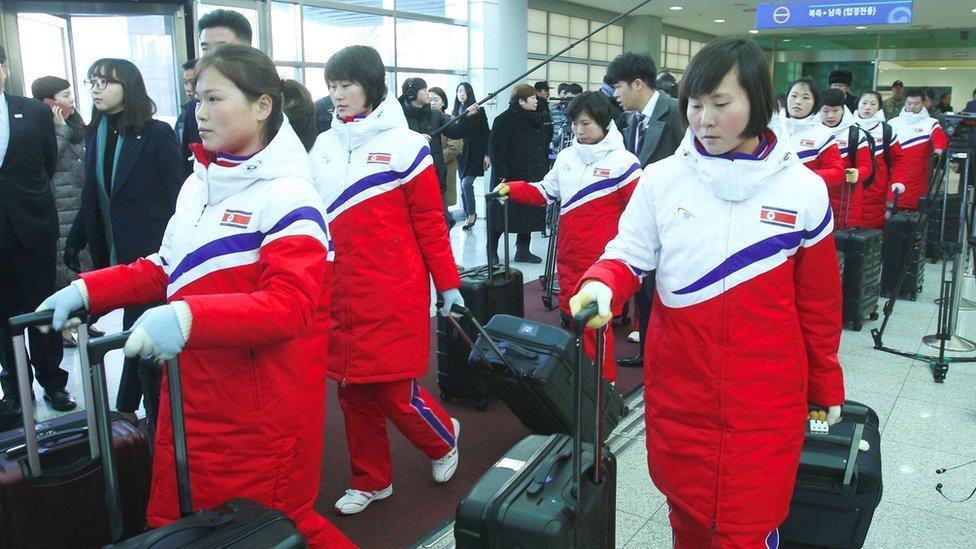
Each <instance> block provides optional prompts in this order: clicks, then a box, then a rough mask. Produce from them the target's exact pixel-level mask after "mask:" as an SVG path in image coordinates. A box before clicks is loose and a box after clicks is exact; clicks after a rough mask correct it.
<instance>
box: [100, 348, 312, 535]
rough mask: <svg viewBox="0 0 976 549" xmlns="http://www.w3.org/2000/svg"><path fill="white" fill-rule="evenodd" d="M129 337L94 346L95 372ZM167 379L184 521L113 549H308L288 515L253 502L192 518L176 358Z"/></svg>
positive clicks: (113, 511)
mask: <svg viewBox="0 0 976 549" xmlns="http://www.w3.org/2000/svg"><path fill="white" fill-rule="evenodd" d="M129 333H130V332H122V333H120V334H115V335H111V336H106V337H99V338H96V339H93V340H91V342H90V344H89V347H88V356H89V362H90V363H91V364H92V367H93V368H94V369H100V368H102V367H103V366H102V365H103V361H104V358H105V353H107V352H108V351H110V350H112V349H120V348H122V347H123V346H124V345H125V342H126V340H127V339H128V337H129ZM166 375H167V382H168V385H167V386H168V388H169V402H170V411H171V414H172V422H173V448H174V453H175V455H176V479H177V489H178V491H179V502H180V515H181V516H182V517H183V518H181V519H180V520H178V521H176V522H173V523H170V524H167V525H166V526H162V527H160V528H156V529H154V530H150V531H148V532H145V533H142V534H140V535H138V536H135V537H132V538H129V539H126V540H125V541H122V542H119V543H117V544H116V545H115V546H114V547H120V548H126V549H134V548H150V547H152V548H155V549H162V548H177V547H178V548H184V547H186V548H193V549H204V548H207V549H211V548H224V547H227V548H241V549H243V548H250V547H275V548H278V549H286V548H302V547H306V546H307V544H306V542H305V538H303V537H302V536H301V534H299V533H298V530H297V529H296V528H295V524H294V523H293V522H292V521H291V520H290V519H289V518H288V517H287V516H285V515H284V513H282V512H281V511H277V510H274V509H269V508H267V507H265V506H264V505H261V504H260V503H257V502H255V501H251V500H248V499H243V498H235V499H232V500H230V501H228V502H227V503H225V504H223V505H221V506H219V507H216V508H213V509H206V510H202V511H197V512H196V513H194V512H193V502H192V498H191V495H190V466H189V461H188V457H187V447H186V424H185V423H184V418H183V391H182V388H181V385H180V367H179V363H178V361H177V360H176V359H175V358H174V359H171V360H169V361H167V364H166ZM114 477H115V469H114V467H113V466H112V464H111V463H110V462H109V460H106V478H107V479H108V481H109V482H108V484H109V486H111V485H112V484H116V483H115V481H114ZM111 492H112V490H111V489H109V490H107V498H106V502H107V506H108V509H109V515H110V517H111V516H118V515H119V514H120V513H121V512H122V511H121V506H120V504H119V499H118V496H117V494H112V493H111ZM120 538H121V536H120V535H114V536H113V541H118V540H119V539H120Z"/></svg>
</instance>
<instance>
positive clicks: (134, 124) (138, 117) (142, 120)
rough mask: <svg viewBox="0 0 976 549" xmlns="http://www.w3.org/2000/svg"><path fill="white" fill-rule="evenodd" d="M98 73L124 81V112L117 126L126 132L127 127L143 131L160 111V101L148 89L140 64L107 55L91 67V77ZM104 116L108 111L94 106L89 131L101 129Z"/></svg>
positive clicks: (114, 79)
mask: <svg viewBox="0 0 976 549" xmlns="http://www.w3.org/2000/svg"><path fill="white" fill-rule="evenodd" d="M95 76H101V77H102V78H106V79H109V80H113V81H115V82H118V83H119V84H122V90H123V96H122V116H121V118H120V120H119V125H118V128H116V129H118V130H119V131H121V132H123V133H124V132H127V131H134V132H136V133H139V132H141V131H142V130H143V129H144V128H145V127H146V125H147V124H149V121H150V120H152V117H153V115H154V114H156V103H154V102H153V100H152V99H150V98H149V94H148V93H146V83H145V82H144V81H143V80H142V73H141V72H139V68H138V67H136V66H135V65H133V64H132V62H131V61H127V60H125V59H113V58H110V57H106V58H103V59H99V60H98V61H95V62H94V63H92V65H91V67H89V69H88V79H89V80H91V79H92V78H93V77H95ZM103 116H106V115H105V114H104V113H102V111H100V110H98V109H96V108H95V107H92V118H91V123H89V124H88V131H90V132H93V131H95V130H97V129H98V125H99V124H100V123H101V122H102V117H103Z"/></svg>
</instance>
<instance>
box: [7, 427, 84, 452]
mask: <svg viewBox="0 0 976 549" xmlns="http://www.w3.org/2000/svg"><path fill="white" fill-rule="evenodd" d="M85 434H88V426H87V425H83V426H81V427H74V428H72V429H65V430H64V431H61V432H50V433H49V434H43V435H38V437H37V445H38V452H40V453H41V454H44V453H45V452H46V450H45V449H44V448H42V447H41V446H49V445H50V444H52V443H53V444H58V443H61V442H67V441H68V440H70V439H76V438H78V436H79V435H85ZM26 454H27V443H26V442H25V443H24V444H18V445H16V446H11V447H10V448H7V449H6V450H5V451H4V452H3V457H5V458H7V459H10V460H14V459H18V458H20V457H22V456H24V455H26ZM85 459H88V458H85ZM89 461H90V460H89Z"/></svg>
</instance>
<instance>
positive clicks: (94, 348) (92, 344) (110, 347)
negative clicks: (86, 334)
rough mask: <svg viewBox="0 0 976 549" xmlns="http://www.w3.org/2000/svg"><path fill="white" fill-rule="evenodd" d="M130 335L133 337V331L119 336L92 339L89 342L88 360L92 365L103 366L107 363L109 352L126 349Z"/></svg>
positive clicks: (121, 333)
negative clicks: (106, 358) (106, 356)
mask: <svg viewBox="0 0 976 549" xmlns="http://www.w3.org/2000/svg"><path fill="white" fill-rule="evenodd" d="M130 335H132V330H126V331H124V332H120V333H117V334H112V335H107V336H103V337H96V338H94V339H92V340H91V341H89V342H88V360H89V361H90V362H91V363H92V364H102V363H103V362H104V361H105V355H106V354H107V353H108V352H109V351H114V350H115V349H121V348H122V347H125V342H126V341H128V340H129V336H130Z"/></svg>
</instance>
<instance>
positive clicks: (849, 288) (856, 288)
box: [834, 183, 884, 331]
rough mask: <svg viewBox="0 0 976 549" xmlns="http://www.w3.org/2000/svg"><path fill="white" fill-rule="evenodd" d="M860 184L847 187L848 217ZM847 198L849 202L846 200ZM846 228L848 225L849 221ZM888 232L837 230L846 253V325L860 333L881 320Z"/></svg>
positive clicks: (843, 202)
mask: <svg viewBox="0 0 976 549" xmlns="http://www.w3.org/2000/svg"><path fill="white" fill-rule="evenodd" d="M854 185H856V183H854V184H851V185H845V186H844V188H845V189H848V188H850V191H849V192H847V193H844V192H843V191H842V193H841V211H842V212H843V215H844V216H845V218H846V216H847V214H848V213H849V211H850V203H851V196H853V187H854ZM845 198H846V199H845ZM845 227H846V222H845ZM883 239H884V233H882V232H881V231H879V230H878V229H861V228H859V227H846V228H844V229H841V230H838V231H834V241H835V242H836V246H837V250H838V251H842V252H844V278H843V279H842V282H843V293H844V314H843V319H844V325H845V326H850V327H851V328H853V329H854V330H855V331H860V330H861V326H862V324H863V323H864V321H865V320H868V319H870V320H877V318H878V300H879V298H880V294H881V245H882V242H883Z"/></svg>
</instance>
